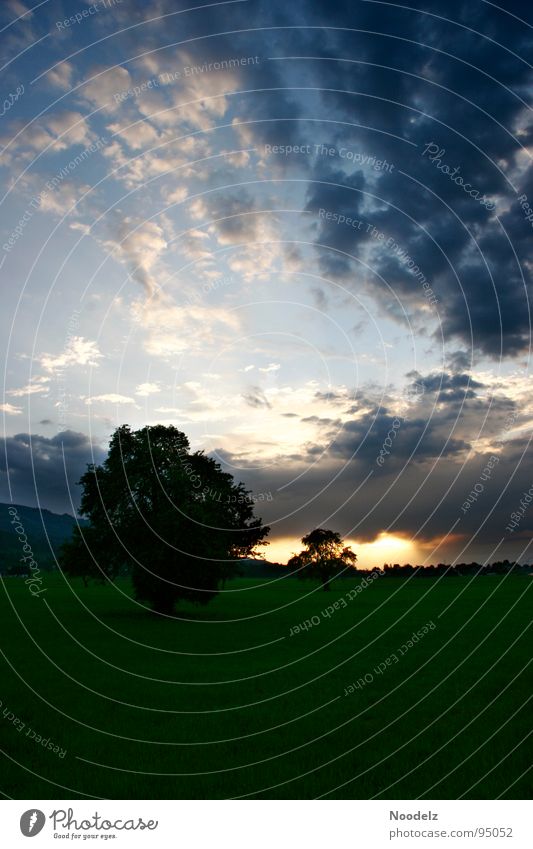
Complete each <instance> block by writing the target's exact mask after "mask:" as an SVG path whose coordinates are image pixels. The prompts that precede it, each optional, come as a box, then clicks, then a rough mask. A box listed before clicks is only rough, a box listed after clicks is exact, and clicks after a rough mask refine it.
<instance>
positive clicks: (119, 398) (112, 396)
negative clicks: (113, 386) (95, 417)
mask: <svg viewBox="0 0 533 849" xmlns="http://www.w3.org/2000/svg"><path fill="white" fill-rule="evenodd" d="M95 401H97V402H102V403H108V404H135V400H134V399H133V398H128V396H127V395H118V394H116V393H115V392H109V393H107V394H104V395H93V396H92V397H90V398H86V399H85V403H86V404H88V405H91V404H94V402H95Z"/></svg>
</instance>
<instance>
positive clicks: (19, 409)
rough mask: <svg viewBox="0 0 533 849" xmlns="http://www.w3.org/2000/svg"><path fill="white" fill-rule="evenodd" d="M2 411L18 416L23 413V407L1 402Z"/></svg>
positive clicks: (0, 408)
mask: <svg viewBox="0 0 533 849" xmlns="http://www.w3.org/2000/svg"><path fill="white" fill-rule="evenodd" d="M0 412H2V413H7V414H8V415H10V416H18V415H20V413H22V407H14V406H13V404H0Z"/></svg>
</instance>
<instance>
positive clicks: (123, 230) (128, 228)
mask: <svg viewBox="0 0 533 849" xmlns="http://www.w3.org/2000/svg"><path fill="white" fill-rule="evenodd" d="M104 247H105V248H106V249H107V250H109V251H110V252H111V253H112V254H113V256H114V257H115V258H116V259H118V261H119V262H122V263H123V264H124V265H126V266H128V268H129V271H130V274H131V276H132V277H133V279H135V280H137V282H139V283H140V284H141V285H142V286H143V287H144V289H145V291H146V292H147V294H152V293H153V292H154V291H155V290H156V289H157V288H158V286H157V283H156V280H155V276H154V270H155V267H156V265H157V263H158V261H159V259H160V257H161V255H162V253H163V252H164V251H165V250H166V248H167V239H166V237H165V233H164V231H163V227H162V226H161V225H160V224H158V223H157V222H155V221H144V222H143V221H141V222H135V221H134V220H133V219H132V218H129V217H126V218H124V220H123V221H122V222H121V223H120V225H119V233H118V238H117V239H114V240H108V241H106V242H104Z"/></svg>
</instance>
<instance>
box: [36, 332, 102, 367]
mask: <svg viewBox="0 0 533 849" xmlns="http://www.w3.org/2000/svg"><path fill="white" fill-rule="evenodd" d="M102 356H103V354H101V353H100V351H99V349H98V345H97V344H96V342H93V341H91V340H90V339H84V337H83V336H72V338H71V339H69V340H68V342H67V344H66V346H65V349H64V351H63V352H62V353H61V354H58V355H57V356H55V357H54V356H53V355H52V354H44V355H43V356H42V357H41V365H42V366H43V368H45V369H46V370H47V371H57V370H59V369H62V368H66V367H68V366H74V365H78V366H97V365H98V360H100V359H101V358H102Z"/></svg>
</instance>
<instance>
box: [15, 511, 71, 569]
mask: <svg viewBox="0 0 533 849" xmlns="http://www.w3.org/2000/svg"><path fill="white" fill-rule="evenodd" d="M13 508H14V509H15V510H16V511H17V516H13V515H12V514H11V513H9V510H10V509H13ZM17 517H18V519H19V520H20V524H21V525H22V527H23V528H24V533H25V534H26V536H27V538H28V544H29V545H30V546H31V549H32V552H33V556H34V559H35V560H36V561H37V563H38V564H39V566H40V567H42V568H43V569H53V568H55V559H54V552H57V551H58V549H59V548H60V546H61V545H62V544H63V543H64V542H65V540H67V539H69V538H70V536H71V535H72V531H73V529H74V527H75V526H76V521H79V522H80V523H83V522H84V520H76V519H75V518H74V516H71V515H70V514H69V513H63V514H62V515H59V514H58V513H52V511H51V510H44V509H43V510H39V509H38V508H37V507H25V506H23V505H22V504H2V503H0V573H6V572H7V571H8V570H9V569H12V568H14V567H16V566H17V565H20V562H21V560H20V559H21V557H22V556H23V551H22V543H21V542H20V540H19V539H18V534H17V532H16V531H15V529H14V527H13V524H12V522H13V519H14V518H15V519H16V518H17Z"/></svg>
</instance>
